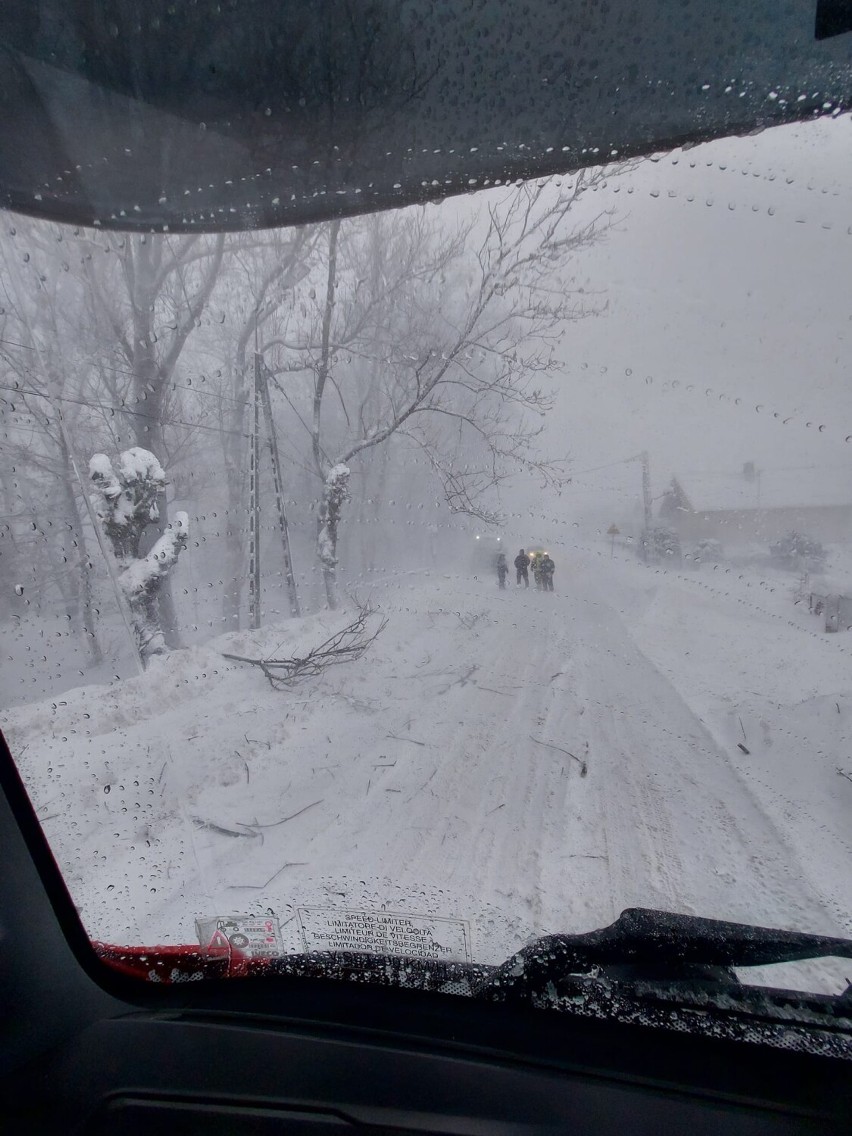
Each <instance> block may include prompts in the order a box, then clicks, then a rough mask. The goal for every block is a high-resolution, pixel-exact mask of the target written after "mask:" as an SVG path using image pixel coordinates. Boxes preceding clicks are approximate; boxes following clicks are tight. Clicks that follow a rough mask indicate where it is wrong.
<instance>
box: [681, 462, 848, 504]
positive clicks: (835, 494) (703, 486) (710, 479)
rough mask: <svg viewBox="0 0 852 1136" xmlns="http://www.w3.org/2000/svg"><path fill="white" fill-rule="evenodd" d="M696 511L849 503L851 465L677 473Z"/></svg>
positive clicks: (682, 489)
mask: <svg viewBox="0 0 852 1136" xmlns="http://www.w3.org/2000/svg"><path fill="white" fill-rule="evenodd" d="M673 480H674V481H675V482H676V483H677V485H678V486H679V487H680V489H681V491H682V493H683V494H684V495H685V496H686V499H687V501H688V502H689V504H690V505H691V506H692V508H693V509H694V510H696V511H697V512H710V511H712V512H716V511H733V510H737V509H784V508H788V509H801V508H825V507H828V506H842V505H848V506H852V467H850V468H849V469H842V468H840V467H832V468H825V467H822V468H820V467H818V466H799V467H788V468H786V469H757V470H756V471H755V476H754V478H753V480H750V479H748V478H747V477H745V476H744V474H743V473H742V471H739V472H733V473H731V472H721V473H714V472H705V473H687V474H683V475H681V474H676V475H675V477H674V479H673Z"/></svg>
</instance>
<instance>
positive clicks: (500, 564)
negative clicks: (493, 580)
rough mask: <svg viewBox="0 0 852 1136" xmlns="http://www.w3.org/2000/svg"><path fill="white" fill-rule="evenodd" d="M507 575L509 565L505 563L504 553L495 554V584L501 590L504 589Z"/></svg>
mask: <svg viewBox="0 0 852 1136" xmlns="http://www.w3.org/2000/svg"><path fill="white" fill-rule="evenodd" d="M508 575H509V565H508V564H507V563H506V553H505V552H498V553H497V583H498V584H499V585H500V587H501V588H505V587H506V577H507V576H508Z"/></svg>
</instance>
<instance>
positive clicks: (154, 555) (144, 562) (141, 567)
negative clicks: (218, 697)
mask: <svg viewBox="0 0 852 1136" xmlns="http://www.w3.org/2000/svg"><path fill="white" fill-rule="evenodd" d="M188 535H189V517H188V516H187V514H186V513H183V512H177V513H175V515H174V519H173V520H171V521H169V523H168V524H167V525H166V530H165V532H164V533H163V535H162V536H161V537H160V539H159V540H158V541H157V543H156V544H155V545H154V547H153V548H152V549H151V551H150V552H149V553H148V555H147V556H145V557H143V558H142V559H141V560H134V561H133V562H132V563H130V564H129V565H128V566H127V567H126V568H125V569H124V571H123V572H122V573H121V575H120V576H119V581H118V582H119V584H120V586H121V590H122V591H123V592H124V595H125V596H126V597H127V602H128V603H129V605H130V613H131V616H132V617H133V631H134V633H135V635H136V641H137V643H138V644H139V653H140V655H141V656H142V659H143V662H144V661H146V660H147V659H149V658H151V656H152V655H164V654H165V653H166V640H165V637H164V635H163V629H162V626H161V624H160V609H159V598H160V595H159V593H160V588H161V586H162V584H163V581H164V580H165V579H166V577H167V576H168V574H169V573H170V572H171V570H172V568H174V566H175V564H177V559H178V556H179V555H180V554H181V552H182V551H183V549H184V548H186V541H187V537H188Z"/></svg>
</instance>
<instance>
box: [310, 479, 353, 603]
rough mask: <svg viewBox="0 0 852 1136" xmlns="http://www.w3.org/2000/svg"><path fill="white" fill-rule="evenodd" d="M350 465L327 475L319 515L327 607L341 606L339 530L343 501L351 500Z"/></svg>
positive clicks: (321, 561) (320, 550) (321, 563)
mask: <svg viewBox="0 0 852 1136" xmlns="http://www.w3.org/2000/svg"><path fill="white" fill-rule="evenodd" d="M349 472H350V471H349V466H348V465H343V464H338V465H335V466H332V468H331V469H330V470H329V471H328V473H327V474H326V477H325V484H324V485H323V490H322V497H321V499H320V504H319V512H318V514H317V557H318V558H319V562H320V566H321V568H322V577H323V582H324V583H325V596H326V600H327V602H328V606H329V607H330V608H331V609H332V610H334V609H335V608H336V607H337V606H338V596H337V530H338V525H339V524H340V514H341V512H342V510H343V504H344V502H345V501H348V500H349Z"/></svg>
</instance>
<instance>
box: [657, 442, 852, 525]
mask: <svg viewBox="0 0 852 1136" xmlns="http://www.w3.org/2000/svg"><path fill="white" fill-rule="evenodd" d="M659 513H660V520H661V521H663V522H664V523H665V524H667V525H670V526H671V527H672V528H675V529H676V530H677V531H678V533H679V534H680V536H681V539H682V540H704V539H713V540H719V541H721V542H722V543H723V544H726V543H727V544H743V543H749V542H752V541H760V542H762V543H766V542H769V541H773V540H778V538H779V537H782V536H784V534H785V533H788V532H790V531H791V530H792V529H795V530H796V531H797V532H801V533H804V534H806V535H807V536H810V537H813V538H815V539H816V540H820V541H833V542H837V541H841V542H845V541H852V470H850V472H849V473H848V474H847V473H838V472H837V471H834V470H822V469H818V468H817V467H808V468H798V469H792V468H791V469H778V470H771V469H770V470H760V469H757V468H756V467H755V465H754V463H753V462H746V463H745V464H744V465H743V467H742V470H741V471H740V472H739V473H701V474H691V475H683V476H680V475H679V476H676V477H672V480H671V484H670V486H669V488H668V490H667V491H666V493H665V494H664V495H663V499H662V501H661V503H660V510H659Z"/></svg>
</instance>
